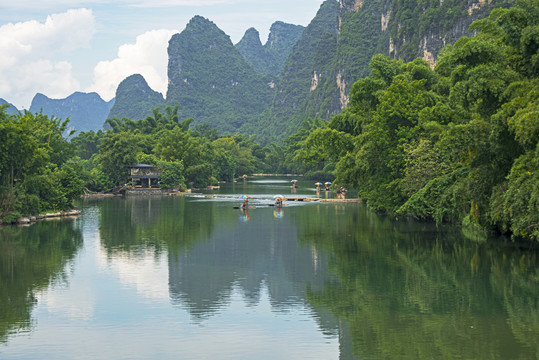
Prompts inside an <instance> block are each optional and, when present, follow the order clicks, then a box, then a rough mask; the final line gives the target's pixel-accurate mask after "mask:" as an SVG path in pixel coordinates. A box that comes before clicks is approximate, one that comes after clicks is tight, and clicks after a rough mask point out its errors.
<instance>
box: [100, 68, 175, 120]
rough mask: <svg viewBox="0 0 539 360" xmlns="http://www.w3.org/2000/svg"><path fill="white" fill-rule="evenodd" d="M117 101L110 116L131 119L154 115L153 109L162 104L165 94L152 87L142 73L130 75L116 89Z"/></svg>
mask: <svg viewBox="0 0 539 360" xmlns="http://www.w3.org/2000/svg"><path fill="white" fill-rule="evenodd" d="M115 99H116V102H115V103H114V106H113V107H112V109H111V110H110V113H109V114H108V118H114V117H117V118H120V119H121V118H123V117H127V118H130V119H131V120H139V119H144V118H146V117H147V116H150V115H152V110H153V109H154V108H156V107H158V106H162V105H163V103H164V101H165V99H164V98H163V95H162V94H161V93H159V92H157V91H154V90H152V89H151V88H150V86H149V85H148V83H147V82H146V80H145V79H144V78H143V77H142V75H140V74H135V75H131V76H128V77H127V78H125V80H123V81H122V82H121V83H120V84H119V85H118V88H117V89H116V97H115Z"/></svg>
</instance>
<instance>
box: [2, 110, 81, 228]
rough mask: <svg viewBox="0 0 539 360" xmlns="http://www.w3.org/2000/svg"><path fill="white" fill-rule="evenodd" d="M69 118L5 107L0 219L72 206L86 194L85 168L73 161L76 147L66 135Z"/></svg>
mask: <svg viewBox="0 0 539 360" xmlns="http://www.w3.org/2000/svg"><path fill="white" fill-rule="evenodd" d="M68 123H69V121H68V120H65V121H62V120H59V119H55V118H49V117H48V116H46V115H43V114H32V113H30V112H28V111H25V112H24V113H23V114H16V115H7V114H6V113H5V112H4V110H3V109H1V110H0V221H6V222H10V221H13V220H16V218H17V217H19V216H22V215H29V214H38V213H40V212H43V211H49V210H64V209H67V208H69V207H71V206H72V201H73V200H74V199H75V198H77V197H78V196H79V195H80V194H81V193H82V190H83V184H84V182H83V180H82V178H81V176H82V172H81V171H80V170H81V169H80V168H77V167H76V166H75V164H74V163H71V162H70V159H71V158H72V157H73V156H74V154H75V146H74V145H73V144H71V143H69V142H68V141H67V140H66V139H65V138H64V137H63V136H62V134H63V133H64V132H65V131H66V129H67V126H68Z"/></svg>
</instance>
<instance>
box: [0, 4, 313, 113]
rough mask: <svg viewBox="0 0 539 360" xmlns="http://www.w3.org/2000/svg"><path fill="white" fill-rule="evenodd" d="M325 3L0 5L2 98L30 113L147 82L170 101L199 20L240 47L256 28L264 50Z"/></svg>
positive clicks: (306, 21)
mask: <svg viewBox="0 0 539 360" xmlns="http://www.w3.org/2000/svg"><path fill="white" fill-rule="evenodd" d="M321 3H322V0H18V1H14V0H0V98H2V99H4V100H6V101H7V102H9V103H11V104H13V105H15V106H16V107H17V108H18V109H19V110H22V109H29V108H30V104H31V102H32V99H33V97H34V95H35V94H36V93H38V92H39V93H42V94H44V95H46V96H48V97H49V98H53V99H63V98H66V97H67V96H69V95H71V94H72V93H73V92H75V91H81V92H97V93H98V94H99V95H100V96H101V97H102V98H103V100H105V101H109V100H111V99H112V98H113V97H114V96H115V93H116V88H117V86H118V84H119V83H120V82H121V81H122V80H124V79H125V78H126V77H128V76H130V75H132V74H141V75H142V76H144V78H145V79H146V81H147V82H148V85H150V87H151V88H152V89H154V90H155V91H159V92H161V93H162V94H163V95H165V93H166V87H167V81H168V80H167V64H168V55H167V46H168V41H169V39H170V37H171V36H172V35H173V34H176V33H180V32H181V31H183V29H185V26H186V25H187V23H188V22H189V20H191V18H193V16H195V15H200V16H203V17H205V18H207V19H209V20H211V21H212V22H214V23H215V24H216V25H217V26H218V27H219V28H220V29H221V30H223V31H224V32H225V33H226V34H227V35H229V36H230V39H231V40H232V42H233V43H234V44H236V43H237V42H238V41H240V40H241V38H242V36H243V34H244V33H245V31H246V30H247V29H249V28H251V27H254V28H255V29H257V30H258V32H259V33H260V39H261V41H262V43H263V44H264V43H266V41H267V38H268V33H269V29H270V26H271V24H273V23H274V22H275V21H284V22H286V23H290V24H296V25H303V26H307V25H308V24H309V23H310V21H311V20H312V19H313V18H314V16H315V15H316V12H317V11H318V9H319V7H320V5H321Z"/></svg>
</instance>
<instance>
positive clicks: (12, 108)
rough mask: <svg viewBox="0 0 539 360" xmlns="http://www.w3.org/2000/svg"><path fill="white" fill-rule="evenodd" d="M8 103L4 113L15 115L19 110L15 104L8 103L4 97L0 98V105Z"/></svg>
mask: <svg viewBox="0 0 539 360" xmlns="http://www.w3.org/2000/svg"><path fill="white" fill-rule="evenodd" d="M6 104H7V105H9V107H8V108H7V110H6V113H7V114H9V115H16V114H18V113H19V110H18V109H17V108H16V107H15V105H13V104H10V103H8V102H7V101H6V100H4V99H0V105H6Z"/></svg>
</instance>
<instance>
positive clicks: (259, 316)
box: [0, 178, 539, 360]
mask: <svg viewBox="0 0 539 360" xmlns="http://www.w3.org/2000/svg"><path fill="white" fill-rule="evenodd" d="M276 194H283V195H285V196H292V195H294V196H295V195H301V196H309V197H316V196H319V197H322V198H323V197H326V193H325V192H324V191H322V193H321V194H320V195H317V194H316V193H315V191H314V189H313V185H312V184H311V182H310V181H303V180H300V181H299V182H298V187H297V190H295V191H294V190H293V189H292V188H291V187H290V180H289V179H282V178H255V179H250V178H249V179H247V181H246V182H245V183H236V184H228V185H226V184H225V185H223V186H222V187H221V189H219V190H214V191H206V192H203V193H202V194H199V195H197V194H195V195H191V196H184V197H177V196H127V197H116V198H105V199H98V200H85V201H82V202H81V203H80V204H79V208H80V209H81V210H82V215H81V216H80V217H78V218H76V219H64V220H47V221H41V222H38V223H36V224H34V225H32V226H28V227H4V228H0V358H1V359H96V358H98V359H113V358H114V359H343V360H344V359H536V358H538V356H539V342H538V341H537V339H538V335H539V312H538V303H539V286H538V285H539V270H538V269H539V267H538V266H537V265H538V259H537V249H529V248H528V249H526V248H522V247H517V246H515V245H514V244H512V243H511V242H508V241H507V240H506V239H503V238H495V239H489V241H487V242H476V241H472V240H469V239H467V238H466V237H464V236H463V235H462V233H461V231H460V230H459V229H458V228H455V227H450V226H447V227H446V226H441V227H438V228H437V227H436V226H435V225H434V224H426V223H420V222H415V221H403V220H400V221H397V220H395V219H391V218H388V217H386V216H381V215H377V214H375V213H373V212H370V211H369V210H368V209H367V208H366V207H365V206H364V205H362V204H360V203H321V202H291V201H285V204H284V206H283V207H282V209H279V208H276V207H274V206H271V204H273V196H274V195H276ZM242 195H249V196H250V197H251V198H250V201H249V203H250V208H249V209H248V211H247V212H244V211H242V210H239V209H234V206H237V205H239V204H240V203H241V201H242V200H241V196H242ZM327 196H328V197H334V194H333V193H331V192H330V193H328V194H327Z"/></svg>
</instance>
